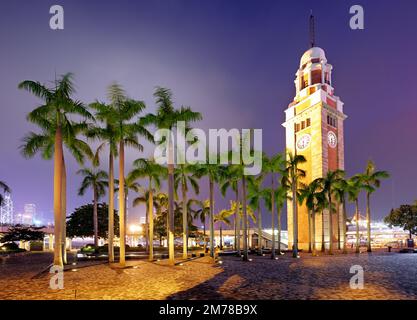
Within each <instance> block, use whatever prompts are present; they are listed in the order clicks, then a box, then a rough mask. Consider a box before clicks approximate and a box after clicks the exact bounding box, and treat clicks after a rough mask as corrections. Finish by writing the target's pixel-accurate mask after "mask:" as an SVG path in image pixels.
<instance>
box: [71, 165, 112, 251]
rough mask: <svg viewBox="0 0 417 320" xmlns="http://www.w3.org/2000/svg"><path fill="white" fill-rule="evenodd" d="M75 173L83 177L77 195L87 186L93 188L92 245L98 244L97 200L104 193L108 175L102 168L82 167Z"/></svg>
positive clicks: (83, 192) (83, 191)
mask: <svg viewBox="0 0 417 320" xmlns="http://www.w3.org/2000/svg"><path fill="white" fill-rule="evenodd" d="M77 174H81V175H82V176H83V177H84V179H83V181H82V182H81V187H80V189H79V190H78V195H80V196H83V195H84V194H85V191H86V190H87V189H88V188H92V189H93V206H94V215H93V221H94V223H93V225H94V246H96V247H97V246H98V200H99V199H100V198H101V197H102V196H104V195H105V193H106V187H107V186H108V181H107V180H108V178H109V177H108V175H107V172H105V171H103V170H93V169H88V168H84V169H81V170H78V172H77Z"/></svg>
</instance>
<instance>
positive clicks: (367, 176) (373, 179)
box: [361, 160, 389, 252]
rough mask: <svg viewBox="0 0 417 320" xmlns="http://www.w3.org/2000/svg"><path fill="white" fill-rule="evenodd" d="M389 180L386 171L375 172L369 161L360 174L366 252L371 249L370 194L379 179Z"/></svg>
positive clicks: (373, 164) (378, 182)
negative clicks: (364, 210) (364, 205)
mask: <svg viewBox="0 0 417 320" xmlns="http://www.w3.org/2000/svg"><path fill="white" fill-rule="evenodd" d="M386 178H389V173H388V172H387V171H376V167H375V163H374V162H373V161H371V160H369V161H368V163H367V165H366V169H365V172H364V173H363V174H361V179H362V182H363V184H364V188H365V191H366V221H367V247H368V250H367V251H368V252H372V248H371V194H372V193H374V192H375V191H376V189H377V188H379V187H380V186H381V179H386Z"/></svg>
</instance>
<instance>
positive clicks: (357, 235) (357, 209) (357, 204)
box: [355, 199, 360, 253]
mask: <svg viewBox="0 0 417 320" xmlns="http://www.w3.org/2000/svg"><path fill="white" fill-rule="evenodd" d="M355 210H356V253H360V249H359V246H360V239H359V202H358V199H356V200H355Z"/></svg>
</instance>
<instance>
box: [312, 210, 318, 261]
mask: <svg viewBox="0 0 417 320" xmlns="http://www.w3.org/2000/svg"><path fill="white" fill-rule="evenodd" d="M311 225H312V226H311V228H312V231H311V233H312V246H313V250H312V252H313V253H312V255H313V256H316V255H317V253H316V214H315V212H314V210H313V212H312V222H311Z"/></svg>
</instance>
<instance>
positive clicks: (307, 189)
mask: <svg viewBox="0 0 417 320" xmlns="http://www.w3.org/2000/svg"><path fill="white" fill-rule="evenodd" d="M319 190H321V185H320V182H319V181H318V180H313V181H312V182H311V183H310V184H308V185H305V184H301V188H300V190H299V196H298V202H299V203H300V205H302V204H303V202H305V204H306V207H307V209H308V242H309V243H308V252H309V253H311V252H312V253H313V255H316V223H315V222H316V216H315V213H316V200H317V193H318V191H319Z"/></svg>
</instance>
